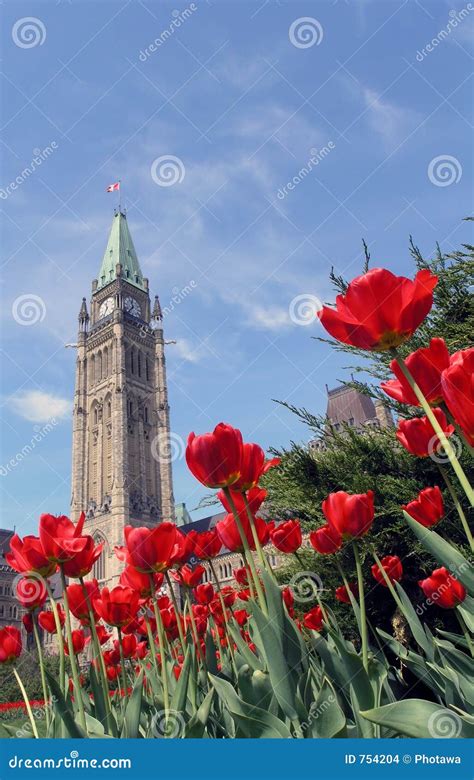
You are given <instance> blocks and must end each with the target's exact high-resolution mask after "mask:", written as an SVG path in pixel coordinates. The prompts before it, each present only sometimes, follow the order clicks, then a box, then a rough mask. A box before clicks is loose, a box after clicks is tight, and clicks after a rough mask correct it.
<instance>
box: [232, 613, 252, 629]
mask: <svg viewBox="0 0 474 780" xmlns="http://www.w3.org/2000/svg"><path fill="white" fill-rule="evenodd" d="M249 617H250V615H249V613H248V612H247V610H246V609H236V610H235V611H234V618H235V619H236V621H237V624H238V625H239V626H243V625H245V623H246V622H247V620H248V619H249Z"/></svg>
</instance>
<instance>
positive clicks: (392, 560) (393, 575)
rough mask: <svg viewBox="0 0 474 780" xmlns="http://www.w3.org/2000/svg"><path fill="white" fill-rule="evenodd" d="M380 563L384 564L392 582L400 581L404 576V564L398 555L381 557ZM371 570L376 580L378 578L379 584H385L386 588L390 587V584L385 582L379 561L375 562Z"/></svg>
mask: <svg viewBox="0 0 474 780" xmlns="http://www.w3.org/2000/svg"><path fill="white" fill-rule="evenodd" d="M380 563H381V564H382V568H383V570H384V572H385V573H386V575H387V577H388V579H389V580H390V582H391V583H394V582H399V581H400V580H401V578H402V577H403V566H402V562H401V560H400V558H399V557H398V555H386V556H385V557H384V558H382V559H381V561H380ZM371 572H372V577H373V578H374V580H377V582H378V583H379V585H383V586H384V587H385V588H388V585H387V583H386V582H385V580H384V576H383V574H382V572H381V571H380V569H379V566H378V564H377V563H374V565H373V566H372V568H371Z"/></svg>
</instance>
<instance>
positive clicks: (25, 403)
mask: <svg viewBox="0 0 474 780" xmlns="http://www.w3.org/2000/svg"><path fill="white" fill-rule="evenodd" d="M8 405H9V407H10V408H11V409H12V411H14V412H15V414H18V415H19V416H20V417H23V418H24V419H25V420H28V421H29V422H34V423H42V422H47V421H48V420H51V419H52V418H53V417H54V418H56V419H58V418H59V419H60V418H61V417H67V416H68V415H69V414H70V412H71V402H70V401H69V400H68V399H67V398H60V397H59V396H57V395H52V394H51V393H44V392H43V391H42V390H26V391H25V392H21V393H17V394H16V395H14V396H11V398H10V399H9V401H8Z"/></svg>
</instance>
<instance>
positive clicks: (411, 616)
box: [395, 582, 434, 661]
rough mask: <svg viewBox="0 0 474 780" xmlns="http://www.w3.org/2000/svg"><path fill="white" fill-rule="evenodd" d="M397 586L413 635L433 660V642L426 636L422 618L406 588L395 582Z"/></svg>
mask: <svg viewBox="0 0 474 780" xmlns="http://www.w3.org/2000/svg"><path fill="white" fill-rule="evenodd" d="M395 588H396V590H397V593H398V597H399V599H400V601H401V602H402V606H403V614H404V615H405V617H406V619H407V620H408V624H409V626H410V629H411V632H412V634H413V637H414V639H415V641H416V642H417V644H418V645H419V646H420V647H421V648H422V650H424V651H425V653H426V655H427V657H428V658H429V660H430V661H431V660H432V659H433V657H434V647H433V644H432V642H431V641H430V640H429V639H428V637H427V636H426V634H425V630H424V628H423V626H422V624H421V621H420V618H419V617H418V615H417V614H416V611H415V609H414V607H413V604H412V603H411V601H410V599H409V598H408V596H407V594H406V593H405V591H404V589H403V588H402V586H401V585H400V583H399V582H396V583H395Z"/></svg>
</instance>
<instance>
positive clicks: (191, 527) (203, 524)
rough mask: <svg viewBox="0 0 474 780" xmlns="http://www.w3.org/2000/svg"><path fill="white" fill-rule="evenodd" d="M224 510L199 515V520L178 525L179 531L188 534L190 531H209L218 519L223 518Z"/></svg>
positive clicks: (224, 515)
mask: <svg viewBox="0 0 474 780" xmlns="http://www.w3.org/2000/svg"><path fill="white" fill-rule="evenodd" d="M226 514H227V513H226V512H218V513H217V514H216V515H209V517H201V519H200V520H194V521H193V522H192V523H185V524H184V525H182V526H180V529H179V530H180V531H182V532H183V533H185V534H188V533H189V532H190V531H209V530H210V529H211V528H214V526H215V525H216V523H218V522H219V520H223V519H224V517H226Z"/></svg>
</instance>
